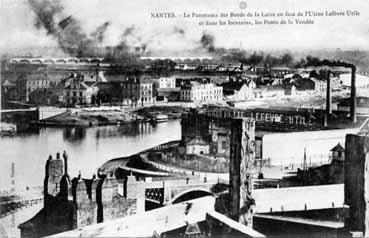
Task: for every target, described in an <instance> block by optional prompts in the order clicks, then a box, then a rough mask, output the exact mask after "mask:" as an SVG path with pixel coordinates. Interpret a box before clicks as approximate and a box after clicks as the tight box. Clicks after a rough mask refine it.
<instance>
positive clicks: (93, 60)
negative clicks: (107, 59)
mask: <svg viewBox="0 0 369 238" xmlns="http://www.w3.org/2000/svg"><path fill="white" fill-rule="evenodd" d="M90 62H91V63H94V64H99V63H101V59H97V58H94V59H91V60H90Z"/></svg>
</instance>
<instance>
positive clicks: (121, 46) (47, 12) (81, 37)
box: [28, 0, 146, 62]
mask: <svg viewBox="0 0 369 238" xmlns="http://www.w3.org/2000/svg"><path fill="white" fill-rule="evenodd" d="M28 3H29V5H30V7H31V9H32V10H33V12H34V13H35V15H36V19H35V26H36V28H37V29H45V30H46V33H47V34H48V35H50V36H52V37H53V38H55V39H56V41H57V43H58V45H59V47H60V48H61V49H62V50H63V51H64V52H65V53H66V54H68V55H70V56H75V57H102V58H106V59H109V60H110V61H113V62H124V61H129V62H132V60H134V59H135V58H137V55H135V54H136V53H137V52H138V51H140V52H142V50H144V49H145V48H146V46H142V47H138V48H140V49H139V50H137V46H136V47H134V48H131V47H129V46H128V44H127V43H126V37H127V36H129V35H130V34H131V31H132V30H134V29H130V28H127V29H126V30H125V31H124V32H123V34H122V38H121V42H120V43H118V44H117V45H116V46H112V47H102V46H101V44H102V43H103V41H104V39H105V33H106V31H107V30H108V28H109V26H110V22H105V23H103V24H102V25H100V26H98V27H97V28H96V29H95V30H94V31H93V32H92V33H91V34H90V35H88V34H87V33H86V32H85V31H84V29H83V28H82V26H81V23H80V22H79V21H78V20H77V19H76V18H74V17H73V16H72V15H69V16H68V15H67V14H66V13H65V11H64V7H63V5H62V3H61V1H60V0H53V1H50V0H28ZM60 19H62V20H60Z"/></svg>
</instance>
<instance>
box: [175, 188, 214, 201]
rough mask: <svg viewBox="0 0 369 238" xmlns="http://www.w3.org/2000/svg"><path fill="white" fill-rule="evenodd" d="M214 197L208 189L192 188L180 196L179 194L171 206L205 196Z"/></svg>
mask: <svg viewBox="0 0 369 238" xmlns="http://www.w3.org/2000/svg"><path fill="white" fill-rule="evenodd" d="M209 195H210V196H214V193H212V192H211V191H210V190H209V189H207V188H192V189H187V190H185V191H183V192H181V193H179V194H177V195H176V196H175V197H174V198H172V200H170V201H169V202H168V203H169V204H176V203H180V202H184V201H188V200H192V199H195V198H200V197H205V196H209Z"/></svg>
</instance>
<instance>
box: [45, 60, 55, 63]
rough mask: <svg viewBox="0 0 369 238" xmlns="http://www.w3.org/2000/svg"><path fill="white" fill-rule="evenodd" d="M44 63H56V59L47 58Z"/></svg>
mask: <svg viewBox="0 0 369 238" xmlns="http://www.w3.org/2000/svg"><path fill="white" fill-rule="evenodd" d="M44 64H55V61H54V60H52V59H45V60H44Z"/></svg>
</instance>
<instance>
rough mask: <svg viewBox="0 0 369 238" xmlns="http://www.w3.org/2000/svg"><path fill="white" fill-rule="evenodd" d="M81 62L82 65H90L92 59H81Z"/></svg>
mask: <svg viewBox="0 0 369 238" xmlns="http://www.w3.org/2000/svg"><path fill="white" fill-rule="evenodd" d="M79 62H80V63H90V59H88V58H81V59H79Z"/></svg>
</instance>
